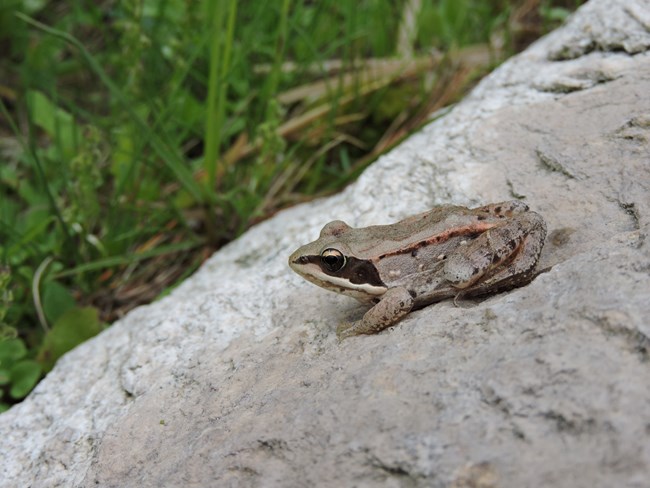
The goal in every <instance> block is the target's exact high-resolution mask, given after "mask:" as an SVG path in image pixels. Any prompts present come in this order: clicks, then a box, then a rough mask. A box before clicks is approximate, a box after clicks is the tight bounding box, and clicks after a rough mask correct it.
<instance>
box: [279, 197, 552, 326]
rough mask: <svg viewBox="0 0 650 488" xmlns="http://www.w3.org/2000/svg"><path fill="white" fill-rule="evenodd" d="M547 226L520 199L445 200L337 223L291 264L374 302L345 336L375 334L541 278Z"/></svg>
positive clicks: (310, 276)
mask: <svg viewBox="0 0 650 488" xmlns="http://www.w3.org/2000/svg"><path fill="white" fill-rule="evenodd" d="M545 237H546V224H545V223H544V219H543V218H542V217H541V216H540V215H539V214H537V213H535V212H532V211H530V210H529V209H528V206H527V205H525V204H524V203H522V202H519V201H509V202H502V203H494V204H491V205H486V206H484V207H478V208H473V209H469V208H465V207H459V206H453V205H442V206H439V207H435V208H433V209H432V210H429V211H428V212H424V213H421V214H418V215H414V216H412V217H409V218H407V219H404V220H402V221H400V222H397V223H395V224H390V225H375V226H371V227H365V228H360V229H354V228H352V227H350V226H349V225H347V224H346V223H345V222H342V221H340V220H335V221H334V222H330V223H329V224H327V225H326V226H325V227H323V230H322V231H321V233H320V237H319V238H318V239H317V240H316V241H314V242H312V243H310V244H306V245H304V246H302V247H301V248H299V249H298V250H297V251H296V252H294V253H293V254H292V255H291V257H289V266H291V268H292V269H293V270H294V271H295V272H296V273H298V274H299V275H301V276H302V277H303V278H305V279H307V280H309V281H311V282H312V283H315V284H316V285H318V286H321V287H323V288H326V289H328V290H332V291H335V292H338V293H343V294H344V295H349V296H351V297H354V298H356V299H358V300H360V301H362V302H367V303H371V304H374V305H373V307H372V308H371V309H370V310H368V312H366V314H365V315H364V316H363V318H362V319H361V320H358V321H356V322H353V323H349V324H348V323H346V324H341V325H340V326H339V328H338V330H337V334H338V336H339V338H341V339H343V338H346V337H349V336H353V335H357V334H372V333H375V332H379V331H380V330H382V329H385V328H386V327H389V326H391V325H393V324H395V323H396V322H397V321H398V320H400V319H401V318H402V317H404V316H405V315H406V314H408V313H409V312H410V311H411V310H413V309H416V308H421V307H424V306H426V305H430V304H431V303H434V302H438V301H440V300H444V299H446V298H450V297H469V296H478V295H485V294H488V293H496V292H500V291H503V290H507V289H509V288H513V287H516V286H521V285H524V284H526V283H528V282H530V281H531V280H532V279H533V278H534V277H535V265H536V264H537V260H538V259H539V255H540V253H541V251H542V246H543V245H544V238H545Z"/></svg>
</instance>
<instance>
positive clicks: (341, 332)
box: [336, 322, 357, 341]
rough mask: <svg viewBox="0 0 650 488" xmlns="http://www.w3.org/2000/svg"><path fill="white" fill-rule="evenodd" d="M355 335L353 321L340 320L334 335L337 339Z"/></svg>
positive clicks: (340, 339)
mask: <svg viewBox="0 0 650 488" xmlns="http://www.w3.org/2000/svg"><path fill="white" fill-rule="evenodd" d="M355 335H357V333H356V332H355V331H354V322H341V323H340V324H339V325H338V327H337V328H336V337H338V339H339V341H342V340H343V339H347V338H348V337H352V336H355Z"/></svg>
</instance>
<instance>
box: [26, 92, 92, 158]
mask: <svg viewBox="0 0 650 488" xmlns="http://www.w3.org/2000/svg"><path fill="white" fill-rule="evenodd" d="M27 101H28V104H29V107H30V111H31V115H32V120H33V121H34V123H35V124H36V125H37V126H39V127H40V128H41V129H43V130H44V131H45V132H46V133H47V135H49V136H50V137H51V138H52V140H53V141H55V143H56V147H57V148H58V149H59V150H60V151H61V156H62V157H63V159H69V158H71V157H72V156H74V154H75V152H76V149H77V144H78V142H79V141H80V131H79V128H78V127H77V124H76V123H75V121H74V117H73V116H72V115H70V113H68V112H66V111H65V110H63V109H62V108H60V107H57V106H56V105H55V104H54V103H52V102H51V101H50V99H49V98H47V97H46V96H45V95H44V94H42V93H41V92H39V91H36V90H31V91H28V92H27Z"/></svg>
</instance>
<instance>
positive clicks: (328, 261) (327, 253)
mask: <svg viewBox="0 0 650 488" xmlns="http://www.w3.org/2000/svg"><path fill="white" fill-rule="evenodd" d="M320 260H321V262H322V263H323V266H324V267H325V269H327V270H328V271H330V272H332V273H335V272H336V271H339V270H340V269H341V268H342V267H343V266H345V256H344V255H343V253H342V252H341V251H339V250H338V249H325V250H324V251H323V252H322V253H320Z"/></svg>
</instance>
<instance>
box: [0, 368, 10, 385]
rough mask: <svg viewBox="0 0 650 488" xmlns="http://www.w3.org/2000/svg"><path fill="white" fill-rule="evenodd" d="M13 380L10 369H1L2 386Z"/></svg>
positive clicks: (0, 382) (0, 383)
mask: <svg viewBox="0 0 650 488" xmlns="http://www.w3.org/2000/svg"><path fill="white" fill-rule="evenodd" d="M10 380H11V375H10V374H9V370H8V369H0V386H4V385H6V384H7V383H9V381H10Z"/></svg>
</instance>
